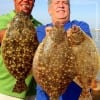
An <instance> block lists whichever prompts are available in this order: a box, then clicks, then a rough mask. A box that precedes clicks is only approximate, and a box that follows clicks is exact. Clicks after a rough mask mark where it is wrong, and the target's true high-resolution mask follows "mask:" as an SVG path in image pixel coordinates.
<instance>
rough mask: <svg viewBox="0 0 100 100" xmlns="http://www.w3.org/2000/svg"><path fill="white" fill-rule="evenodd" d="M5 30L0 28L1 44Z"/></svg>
mask: <svg viewBox="0 0 100 100" xmlns="http://www.w3.org/2000/svg"><path fill="white" fill-rule="evenodd" d="M5 31H6V30H0V44H1V42H2V39H3V36H4V34H5Z"/></svg>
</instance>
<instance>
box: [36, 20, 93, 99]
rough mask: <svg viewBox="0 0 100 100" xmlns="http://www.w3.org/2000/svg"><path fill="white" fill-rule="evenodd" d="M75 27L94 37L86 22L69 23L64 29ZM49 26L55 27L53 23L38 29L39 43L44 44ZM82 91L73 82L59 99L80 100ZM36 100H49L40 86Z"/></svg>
mask: <svg viewBox="0 0 100 100" xmlns="http://www.w3.org/2000/svg"><path fill="white" fill-rule="evenodd" d="M73 25H77V26H79V27H80V28H81V29H82V30H83V31H84V32H85V33H86V34H87V35H89V36H90V37H92V36H91V33H90V29H89V25H88V24H87V23H85V22H82V21H76V20H73V21H68V22H67V23H65V25H64V29H65V30H68V29H69V28H71V27H72V26H73ZM47 26H53V25H52V23H51V24H47V25H44V26H39V27H37V38H38V41H39V42H42V40H43V38H44V37H45V35H46V33H45V28H46V27H47ZM81 91H82V88H81V87H79V86H78V85H77V84H76V83H75V82H73V81H72V82H71V83H70V84H69V86H68V87H67V89H66V91H65V93H64V94H62V95H61V96H60V97H59V99H60V100H78V98H79V96H80V94H81ZM36 100H49V96H48V95H47V94H46V92H45V91H44V90H43V89H42V87H40V86H39V85H37V95H36Z"/></svg>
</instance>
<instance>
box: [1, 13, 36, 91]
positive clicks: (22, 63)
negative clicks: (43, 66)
mask: <svg viewBox="0 0 100 100" xmlns="http://www.w3.org/2000/svg"><path fill="white" fill-rule="evenodd" d="M37 46H38V41H37V39H36V31H35V28H34V25H33V23H32V22H31V20H30V17H29V16H28V15H25V14H24V13H18V14H16V16H15V17H14V18H13V20H12V21H11V23H10V25H9V27H8V29H7V32H6V34H5V36H4V38H3V41H2V56H3V60H4V63H5V65H6V67H7V69H8V70H9V72H10V73H11V74H12V75H13V76H14V77H15V78H16V84H15V86H14V89H13V91H14V92H23V91H24V90H25V89H26V87H27V86H26V84H25V79H26V77H27V75H28V74H29V72H30V69H31V67H32V61H33V56H34V52H35V50H36V48H37Z"/></svg>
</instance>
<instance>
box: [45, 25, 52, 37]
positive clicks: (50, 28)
mask: <svg viewBox="0 0 100 100" xmlns="http://www.w3.org/2000/svg"><path fill="white" fill-rule="evenodd" d="M51 30H52V27H51V26H48V27H46V28H45V32H46V35H49V33H50V31H51Z"/></svg>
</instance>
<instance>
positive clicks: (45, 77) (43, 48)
mask: <svg viewBox="0 0 100 100" xmlns="http://www.w3.org/2000/svg"><path fill="white" fill-rule="evenodd" d="M75 67H76V65H75V56H74V54H73V52H72V49H71V47H70V46H69V44H68V41H67V37H66V32H65V31H64V29H63V28H62V27H61V26H59V24H58V25H55V26H54V27H53V28H52V30H51V31H50V33H49V35H48V36H46V37H45V38H44V40H43V41H42V43H40V45H39V46H38V49H37V51H36V54H35V56H34V60H33V68H32V70H33V75H34V77H35V79H36V81H37V83H38V84H39V85H40V86H41V87H42V88H43V89H44V90H45V91H46V93H47V94H48V95H49V96H50V100H58V97H59V96H60V95H61V94H62V93H63V92H64V91H65V89H66V88H67V86H68V84H69V83H70V82H71V81H72V80H73V78H74V77H75V74H76V71H75V69H76V68H75Z"/></svg>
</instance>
